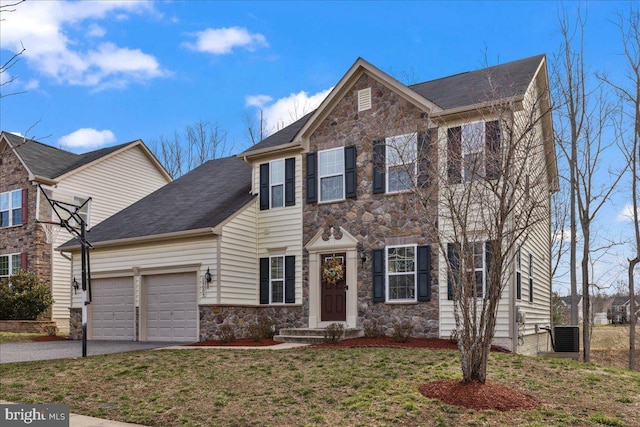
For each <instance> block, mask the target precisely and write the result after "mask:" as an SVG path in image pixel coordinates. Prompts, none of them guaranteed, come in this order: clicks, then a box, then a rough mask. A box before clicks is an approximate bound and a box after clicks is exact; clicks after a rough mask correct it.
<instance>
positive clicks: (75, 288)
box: [71, 277, 80, 295]
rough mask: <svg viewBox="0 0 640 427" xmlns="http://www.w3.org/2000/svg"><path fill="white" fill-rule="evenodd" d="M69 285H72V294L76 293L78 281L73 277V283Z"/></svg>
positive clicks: (78, 287)
mask: <svg viewBox="0 0 640 427" xmlns="http://www.w3.org/2000/svg"><path fill="white" fill-rule="evenodd" d="M71 286H72V287H73V294H74V295H76V294H77V293H78V289H80V285H79V284H78V281H77V280H76V278H75V277H74V278H73V283H72V284H71Z"/></svg>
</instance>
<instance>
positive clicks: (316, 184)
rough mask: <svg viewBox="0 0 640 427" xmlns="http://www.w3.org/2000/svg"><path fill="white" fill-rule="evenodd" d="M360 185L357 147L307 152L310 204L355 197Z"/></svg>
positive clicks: (308, 198) (307, 181)
mask: <svg viewBox="0 0 640 427" xmlns="http://www.w3.org/2000/svg"><path fill="white" fill-rule="evenodd" d="M356 182H357V179H356V147H354V146H348V147H339V148H332V149H329V150H323V151H319V152H311V153H307V175H306V181H305V189H306V193H307V197H306V201H307V203H316V202H334V201H340V200H344V199H348V198H355V197H357V188H356Z"/></svg>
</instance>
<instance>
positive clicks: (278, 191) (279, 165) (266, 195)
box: [260, 157, 296, 210]
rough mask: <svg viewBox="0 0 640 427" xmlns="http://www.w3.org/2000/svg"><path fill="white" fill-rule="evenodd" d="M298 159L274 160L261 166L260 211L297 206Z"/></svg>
mask: <svg viewBox="0 0 640 427" xmlns="http://www.w3.org/2000/svg"><path fill="white" fill-rule="evenodd" d="M295 167H296V159H295V158H293V157H291V158H288V159H278V160H273V161H271V162H269V163H263V164H261V165H260V209H261V210H266V209H273V208H281V207H283V206H294V205H295V204H296V194H295Z"/></svg>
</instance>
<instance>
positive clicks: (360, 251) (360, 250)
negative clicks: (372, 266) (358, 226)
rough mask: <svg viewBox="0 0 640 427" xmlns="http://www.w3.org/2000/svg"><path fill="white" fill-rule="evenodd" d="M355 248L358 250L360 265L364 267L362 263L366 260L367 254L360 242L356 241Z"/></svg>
mask: <svg viewBox="0 0 640 427" xmlns="http://www.w3.org/2000/svg"><path fill="white" fill-rule="evenodd" d="M356 249H357V250H358V254H359V255H360V261H362V266H363V267H364V263H365V261H366V260H367V254H366V253H365V251H364V246H363V245H362V243H361V242H358V245H357V246H356Z"/></svg>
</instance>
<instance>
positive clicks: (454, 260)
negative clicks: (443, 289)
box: [447, 243, 460, 300]
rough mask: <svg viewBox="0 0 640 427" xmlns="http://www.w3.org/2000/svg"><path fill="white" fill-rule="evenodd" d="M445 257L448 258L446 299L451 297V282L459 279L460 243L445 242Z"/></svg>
mask: <svg viewBox="0 0 640 427" xmlns="http://www.w3.org/2000/svg"><path fill="white" fill-rule="evenodd" d="M447 259H448V260H449V268H450V270H449V274H447V299H449V300H452V299H453V295H454V292H453V283H452V281H454V282H455V283H456V284H458V283H459V281H460V245H459V244H457V243H447Z"/></svg>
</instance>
